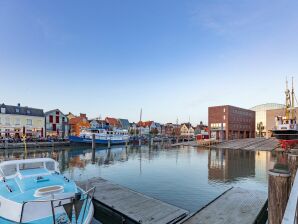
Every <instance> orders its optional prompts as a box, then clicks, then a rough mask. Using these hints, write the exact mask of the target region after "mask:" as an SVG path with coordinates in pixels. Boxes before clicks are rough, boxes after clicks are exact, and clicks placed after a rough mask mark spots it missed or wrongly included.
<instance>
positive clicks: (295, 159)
mask: <svg viewBox="0 0 298 224" xmlns="http://www.w3.org/2000/svg"><path fill="white" fill-rule="evenodd" d="M288 164H289V171H290V174H291V178H290V189H292V186H293V184H294V180H295V176H296V172H297V168H298V149H292V150H291V153H289V154H288Z"/></svg>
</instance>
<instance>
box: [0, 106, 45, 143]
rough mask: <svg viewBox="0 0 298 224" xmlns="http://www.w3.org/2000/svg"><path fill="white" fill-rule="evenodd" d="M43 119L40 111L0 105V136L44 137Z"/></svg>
mask: <svg viewBox="0 0 298 224" xmlns="http://www.w3.org/2000/svg"><path fill="white" fill-rule="evenodd" d="M44 126H45V119H44V113H43V110H42V109H36V108H30V107H21V106H20V104H18V105H17V106H10V105H5V104H2V105H0V136H6V137H16V138H19V137H21V136H22V135H23V134H26V135H27V136H33V137H43V136H44Z"/></svg>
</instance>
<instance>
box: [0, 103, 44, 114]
mask: <svg viewBox="0 0 298 224" xmlns="http://www.w3.org/2000/svg"><path fill="white" fill-rule="evenodd" d="M0 108H5V114H19V115H27V116H35V117H44V112H43V109H37V108H32V107H21V106H20V105H17V106H12V105H5V104H4V103H2V104H1V105H0ZM0 112H1V111H0Z"/></svg>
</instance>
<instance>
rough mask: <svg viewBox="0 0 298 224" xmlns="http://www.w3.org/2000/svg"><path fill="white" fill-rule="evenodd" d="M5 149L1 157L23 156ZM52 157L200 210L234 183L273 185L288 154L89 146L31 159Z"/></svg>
mask: <svg viewBox="0 0 298 224" xmlns="http://www.w3.org/2000/svg"><path fill="white" fill-rule="evenodd" d="M23 156H24V154H23V151H22V150H13V151H11V150H4V151H1V152H0V160H11V159H20V158H23ZM38 157H51V158H53V159H55V160H57V161H58V162H59V163H60V169H61V172H63V173H64V175H66V176H68V177H70V178H72V179H74V180H86V179H88V178H92V177H96V176H100V177H103V178H105V179H109V180H111V181H114V182H116V183H118V184H121V185H123V186H126V187H129V188H132V189H134V190H136V191H139V192H142V193H144V194H146V195H149V196H152V197H156V198H158V199H160V200H162V201H165V202H168V203H172V204H174V205H176V206H178V207H181V208H185V209H187V210H190V211H195V210H197V209H199V208H200V207H202V206H204V205H205V204H207V203H208V202H209V201H211V200H212V199H214V198H215V197H217V196H218V195H219V194H220V193H222V192H223V191H224V190H226V189H227V188H229V187H231V186H240V187H244V188H251V189H258V190H262V191H266V190H267V181H268V180H267V170H269V169H270V168H272V167H273V165H274V163H275V162H276V161H277V162H280V163H286V162H287V161H286V158H287V157H286V155H284V154H282V153H270V152H251V151H242V150H223V149H218V150H208V149H202V148H193V147H184V148H183V147H181V148H164V147H155V148H148V147H142V148H138V147H129V148H125V147H114V148H112V149H106V148H97V149H96V150H95V151H92V150H91V149H90V148H89V147H75V148H69V147H68V148H59V149H53V148H51V149H33V150H29V152H28V158H38Z"/></svg>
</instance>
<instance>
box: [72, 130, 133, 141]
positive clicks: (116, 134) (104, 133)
mask: <svg viewBox="0 0 298 224" xmlns="http://www.w3.org/2000/svg"><path fill="white" fill-rule="evenodd" d="M93 135H94V137H95V139H94V140H95V143H97V144H102V145H107V144H112V145H113V144H114V145H115V144H125V143H126V142H128V141H129V135H128V131H127V130H122V129H115V130H113V131H110V130H106V129H101V128H99V129H91V128H89V129H83V130H82V131H81V132H80V135H79V136H69V141H70V142H73V143H87V144H91V143H92V138H93Z"/></svg>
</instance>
